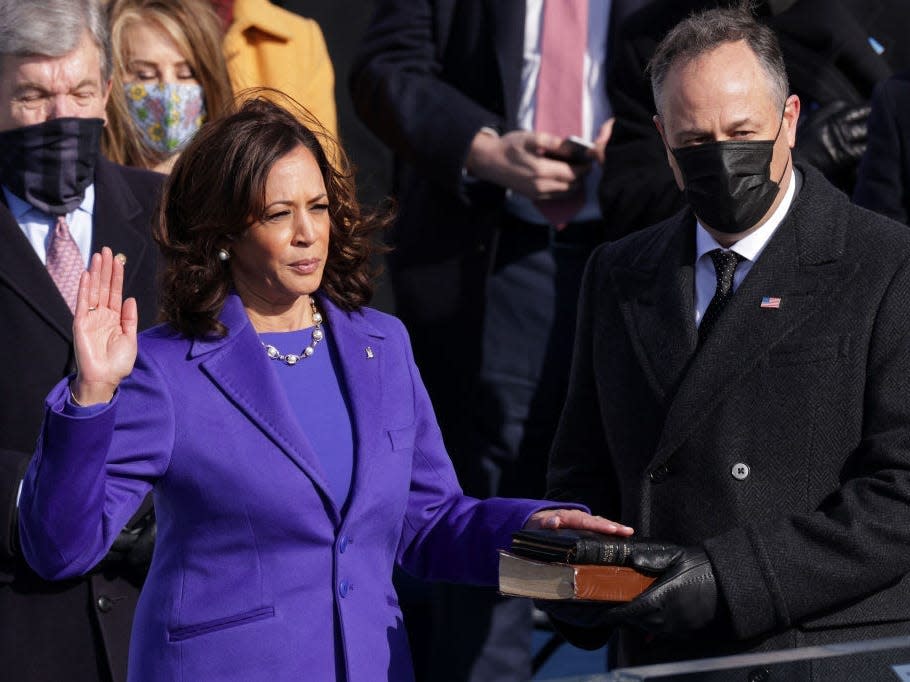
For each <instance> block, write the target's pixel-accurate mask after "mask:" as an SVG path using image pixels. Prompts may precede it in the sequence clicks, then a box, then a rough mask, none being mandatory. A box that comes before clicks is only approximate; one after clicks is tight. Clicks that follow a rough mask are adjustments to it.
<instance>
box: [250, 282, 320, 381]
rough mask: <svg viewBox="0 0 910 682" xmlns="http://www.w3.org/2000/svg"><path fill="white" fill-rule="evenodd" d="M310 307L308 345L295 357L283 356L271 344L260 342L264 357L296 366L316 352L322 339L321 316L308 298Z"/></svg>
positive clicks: (314, 304)
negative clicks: (311, 332)
mask: <svg viewBox="0 0 910 682" xmlns="http://www.w3.org/2000/svg"><path fill="white" fill-rule="evenodd" d="M310 307H311V308H312V309H313V336H312V337H311V340H310V345H309V346H307V347H306V348H304V349H303V350H302V351H300V352H299V353H298V354H297V355H294V354H293V353H288V354H287V355H284V354H282V352H281V351H280V350H278V349H277V348H275V346H273V345H272V344H270V343H265V342H264V341H260V342H259V343H261V344H262V347H263V348H265V352H266V355H268V356H269V357H270V358H271V359H272V360H280V361H281V362H283V363H284V364H286V365H296V364H297V363H298V362H300V361H301V360H303V359H304V358H308V357H310V356H311V355H312V354H313V353H314V352H316V346H317V345H318V344H319V342H320V341H322V339H323V333H322V315H320V314H319V311H318V310H317V309H316V302H315V301H314V300H313V299H312V298H310Z"/></svg>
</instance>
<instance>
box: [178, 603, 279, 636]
mask: <svg viewBox="0 0 910 682" xmlns="http://www.w3.org/2000/svg"><path fill="white" fill-rule="evenodd" d="M274 616H275V609H274V608H273V607H271V606H263V607H262V608H259V609H254V610H252V611H246V612H244V613H238V614H235V615H233V616H226V617H224V618H216V619H214V620H208V621H205V622H203V623H194V624H192V625H185V626H183V627H179V628H172V629H170V630H168V633H167V638H168V641H169V642H182V641H183V640H186V639H192V638H193V637H198V636H199V635H207V634H209V633H211V632H218V631H219V630H227V629H228V628H234V627H238V626H240V625H246V624H247V623H255V622H256V621H260V620H265V619H266V618H274Z"/></svg>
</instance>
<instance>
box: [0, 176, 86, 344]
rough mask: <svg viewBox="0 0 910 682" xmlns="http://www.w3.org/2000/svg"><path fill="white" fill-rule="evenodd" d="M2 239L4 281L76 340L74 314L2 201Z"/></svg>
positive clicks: (0, 277) (1, 276)
mask: <svg viewBox="0 0 910 682" xmlns="http://www.w3.org/2000/svg"><path fill="white" fill-rule="evenodd" d="M0 196H2V193H0ZM0 238H2V239H3V248H2V249H0V280H2V281H3V282H4V283H5V284H6V285H7V286H8V287H9V288H10V289H12V290H13V291H15V292H16V293H17V294H18V295H19V296H21V297H22V299H23V300H24V301H25V302H26V303H27V304H28V305H29V306H30V307H31V308H32V310H34V311H35V314H36V315H38V317H40V318H42V319H43V320H44V321H45V322H47V324H48V325H49V326H50V327H51V328H52V329H53V330H54V331H56V332H57V333H58V334H60V336H62V337H63V338H64V339H66V340H67V341H72V340H73V314H72V313H71V312H70V309H69V306H67V305H66V301H64V300H63V297H62V296H61V295H60V291H59V290H58V289H57V285H56V284H54V280H52V279H51V276H50V275H49V274H48V273H47V269H46V268H45V267H44V265H43V264H42V263H41V260H40V259H39V258H38V255H37V254H36V253H35V250H34V249H33V248H32V245H31V244H29V242H28V239H26V237H25V234H24V233H23V232H22V228H20V227H19V224H18V223H17V222H16V219H15V218H14V217H13V214H12V213H10V211H9V209H8V208H7V207H6V205H5V203H2V204H0ZM9 323H10V322H9V321H7V324H9Z"/></svg>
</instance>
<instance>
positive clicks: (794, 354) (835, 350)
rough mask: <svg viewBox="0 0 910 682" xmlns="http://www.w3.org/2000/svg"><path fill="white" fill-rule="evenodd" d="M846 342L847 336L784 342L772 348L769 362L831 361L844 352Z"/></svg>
mask: <svg viewBox="0 0 910 682" xmlns="http://www.w3.org/2000/svg"><path fill="white" fill-rule="evenodd" d="M846 342H847V340H846V339H845V338H839V337H835V336H826V337H821V338H817V339H808V340H804V341H798V342H794V343H782V344H779V345H777V346H775V347H774V348H772V349H771V351H770V353H769V354H768V364H769V365H771V366H781V365H804V364H809V363H813V362H829V361H832V360H835V359H837V357H838V356H839V355H841V354H842V351H843V349H844V348H845V347H846Z"/></svg>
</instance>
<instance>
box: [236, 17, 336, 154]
mask: <svg viewBox="0 0 910 682" xmlns="http://www.w3.org/2000/svg"><path fill="white" fill-rule="evenodd" d="M224 56H225V59H226V60H227V66H228V73H229V74H230V77H231V85H232V86H233V88H234V92H235V93H236V92H239V91H240V90H243V89H245V88H251V87H256V86H268V87H271V88H276V89H278V90H281V91H282V92H284V93H285V94H287V95H290V96H291V97H293V98H294V99H295V100H297V101H298V102H300V103H301V104H302V105H303V106H305V107H306V108H307V109H308V110H309V111H310V112H311V113H312V114H313V115H314V116H316V118H318V119H319V121H320V123H322V125H323V126H324V127H325V129H326V130H327V131H328V132H329V134H331V135H332V137H333V138H337V133H338V120H337V114H336V112H335V72H334V70H333V69H332V62H331V60H330V59H329V52H328V50H327V49H326V46H325V39H324V38H323V37H322V30H321V29H320V28H319V24H317V23H316V22H315V21H313V20H312V19H305V18H303V17H301V16H298V15H296V14H293V13H292V12H289V11H287V10H285V9H282V8H280V7H276V6H275V5H273V4H272V3H270V2H269V1H268V0H236V2H235V3H234V22H233V23H232V24H231V26H230V28H229V29H228V32H227V35H225V37H224Z"/></svg>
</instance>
